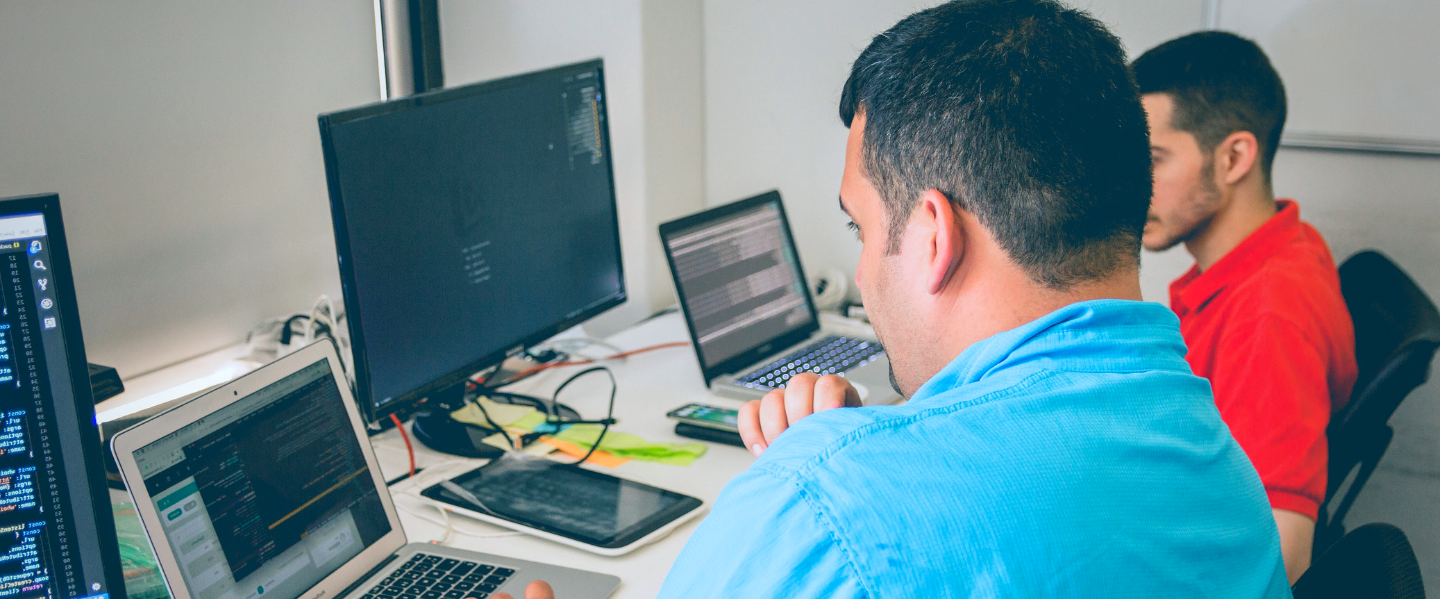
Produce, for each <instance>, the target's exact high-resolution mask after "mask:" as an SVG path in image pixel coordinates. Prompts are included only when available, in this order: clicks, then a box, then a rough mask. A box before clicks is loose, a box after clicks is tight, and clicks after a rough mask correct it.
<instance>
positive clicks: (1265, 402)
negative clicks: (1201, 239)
mask: <svg viewBox="0 0 1440 599" xmlns="http://www.w3.org/2000/svg"><path fill="white" fill-rule="evenodd" d="M1277 205H1278V206H1279V212H1278V213H1276V214H1275V216H1273V217H1271V218H1270V220H1268V221H1266V222H1265V224H1264V225H1262V226H1261V227H1260V228H1259V229H1256V230H1255V232H1254V233H1251V234H1250V236H1249V237H1247V238H1245V241H1243V242H1241V243H1240V245H1238V246H1236V247H1235V249H1233V250H1231V251H1230V253H1228V254H1225V257H1223V258H1221V259H1220V260H1219V261H1218V262H1216V263H1215V264H1213V265H1211V267H1210V268H1208V269H1206V270H1205V271H1204V272H1200V270H1199V268H1198V266H1197V267H1191V269H1190V272H1187V273H1185V275H1184V276H1182V277H1180V278H1179V279H1176V280H1175V282H1174V283H1171V284H1170V307H1171V308H1172V309H1174V310H1175V313H1176V314H1177V315H1179V316H1180V333H1181V334H1182V335H1183V336H1184V337H1185V345H1187V346H1188V347H1189V353H1188V354H1187V355H1186V360H1187V361H1189V362H1190V368H1191V369H1193V370H1194V371H1195V374H1196V375H1199V376H1202V377H1205V378H1207V379H1209V380H1210V386H1211V387H1212V388H1213V389H1214V392H1215V405H1216V406H1217V407H1219V408H1220V417H1221V418H1222V419H1224V420H1225V423H1226V424H1228V425H1230V433H1231V434H1233V435H1234V436H1235V440H1236V441H1239V442H1240V447H1241V448H1242V449H1244V450H1245V453H1246V454H1247V455H1248V456H1250V461H1251V462H1253V463H1254V464H1255V470H1257V471H1258V472H1259V473H1260V481H1261V482H1263V483H1264V484H1265V491H1266V493H1267V494H1268V495H1269V497H1270V506H1271V507H1273V508H1277V509H1284V510H1290V511H1293V512H1299V513H1301V514H1305V515H1306V516H1309V517H1311V518H1315V517H1316V515H1317V514H1318V513H1319V509H1320V503H1321V502H1322V501H1324V500H1325V475H1326V460H1327V459H1328V455H1329V454H1328V448H1327V445H1326V439H1325V427H1326V426H1328V425H1329V424H1330V414H1331V413H1333V412H1334V411H1335V410H1338V409H1340V407H1341V406H1343V405H1345V402H1346V401H1347V400H1349V399H1350V389H1351V387H1353V386H1354V385H1355V377H1356V367H1355V330H1354V326H1353V325H1352V324H1351V322H1350V311H1349V310H1348V309H1347V308H1346V307H1345V299H1344V298H1343V297H1342V296H1341V295H1340V276H1339V273H1337V272H1336V270H1335V260H1334V258H1332V257H1331V256H1330V249H1329V248H1328V247H1326V245H1325V240H1324V239H1323V238H1321V237H1320V233H1319V232H1318V231H1316V230H1315V228H1314V227H1311V226H1310V225H1309V224H1307V223H1304V222H1301V221H1300V208H1299V207H1298V206H1296V205H1295V202H1293V201H1290V200H1280V201H1278V202H1277Z"/></svg>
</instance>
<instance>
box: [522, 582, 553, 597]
mask: <svg viewBox="0 0 1440 599" xmlns="http://www.w3.org/2000/svg"><path fill="white" fill-rule="evenodd" d="M525 599H555V589H552V588H550V585H549V584H546V583H545V581H543V580H537V581H535V582H532V583H530V584H529V585H527V586H526V587H525Z"/></svg>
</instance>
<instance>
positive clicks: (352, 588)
mask: <svg viewBox="0 0 1440 599" xmlns="http://www.w3.org/2000/svg"><path fill="white" fill-rule="evenodd" d="M397 557H399V556H397V555H395V554H393V553H392V554H390V557H387V558H385V559H383V560H380V563H379V564H378V565H376V566H375V567H374V568H370V571H369V572H366V573H365V575H364V576H361V577H360V578H357V579H355V582H352V583H350V586H348V587H345V590H343V591H340V594H339V595H336V596H335V597H336V598H337V599H344V597H345V596H347V595H349V594H350V593H352V592H354V591H355V589H358V588H360V585H362V584H365V581H367V580H370V577H371V576H374V575H375V574H376V573H378V572H380V571H381V570H383V569H385V566H388V565H390V562H393V561H395V558H397Z"/></svg>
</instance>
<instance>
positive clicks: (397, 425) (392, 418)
mask: <svg viewBox="0 0 1440 599" xmlns="http://www.w3.org/2000/svg"><path fill="white" fill-rule="evenodd" d="M390 422H394V423H395V428H398V429H400V438H401V439H404V440H405V453H408V454H410V477H411V478H414V477H415V448H414V447H413V446H411V445H410V435H408V434H406V433H405V423H403V422H400V417H399V416H396V415H395V414H390Z"/></svg>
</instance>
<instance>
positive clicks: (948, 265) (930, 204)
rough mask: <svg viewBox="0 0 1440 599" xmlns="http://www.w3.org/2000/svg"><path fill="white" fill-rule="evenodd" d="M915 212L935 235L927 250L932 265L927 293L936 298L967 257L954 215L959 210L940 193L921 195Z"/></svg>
mask: <svg viewBox="0 0 1440 599" xmlns="http://www.w3.org/2000/svg"><path fill="white" fill-rule="evenodd" d="M915 210H916V212H917V213H919V214H918V216H920V218H922V219H924V220H925V223H924V224H926V225H929V226H928V227H926V229H929V230H930V231H932V233H931V235H930V236H929V237H930V239H929V244H928V246H929V247H927V248H926V249H927V250H929V251H927V252H926V257H927V258H928V259H929V261H930V262H929V264H927V265H926V267H927V271H926V273H925V288H926V292H927V293H930V294H936V293H939V292H940V290H941V289H944V288H945V284H946V283H948V282H950V277H951V276H952V275H954V274H955V269H956V268H957V267H959V266H960V259H961V258H963V257H964V254H965V230H964V227H963V226H962V225H961V223H960V217H959V216H958V215H957V214H956V213H955V211H956V210H958V208H956V207H955V205H954V204H953V203H951V202H950V198H948V197H946V196H945V194H943V193H941V192H940V191H939V190H935V189H931V190H928V191H926V192H925V193H924V194H922V195H921V196H920V205H919V206H916V207H915Z"/></svg>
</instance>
